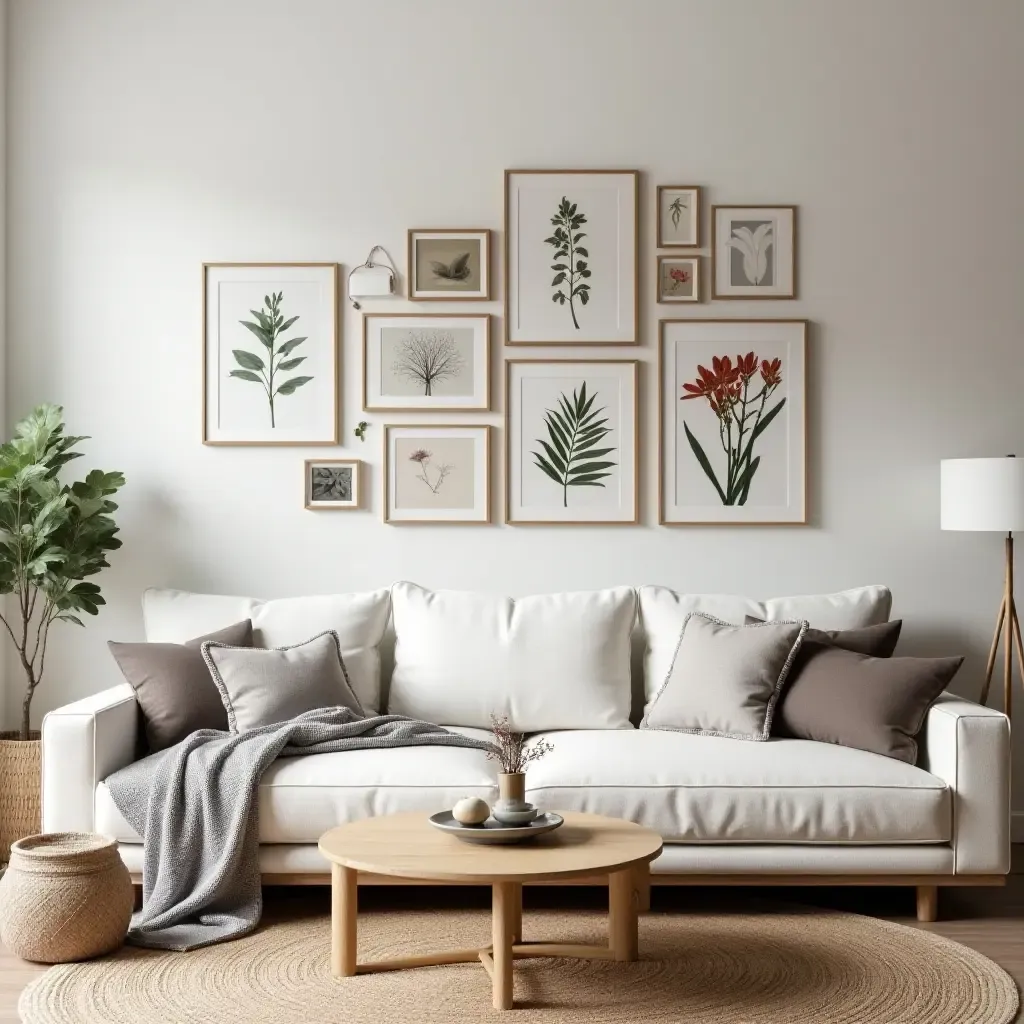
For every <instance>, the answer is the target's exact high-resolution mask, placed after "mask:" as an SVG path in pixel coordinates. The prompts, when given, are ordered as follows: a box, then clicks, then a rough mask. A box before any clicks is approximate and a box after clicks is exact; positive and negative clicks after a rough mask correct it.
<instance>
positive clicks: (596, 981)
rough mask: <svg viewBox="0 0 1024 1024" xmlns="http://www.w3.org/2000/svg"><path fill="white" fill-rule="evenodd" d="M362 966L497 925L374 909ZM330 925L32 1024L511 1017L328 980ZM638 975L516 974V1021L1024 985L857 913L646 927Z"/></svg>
mask: <svg viewBox="0 0 1024 1024" xmlns="http://www.w3.org/2000/svg"><path fill="white" fill-rule="evenodd" d="M604 932H605V916H604V915H603V914H599V913H594V912H579V913H577V912H565V911H541V912H535V913H531V912H529V911H528V912H527V913H526V914H525V915H524V935H525V937H526V938H528V939H541V938H544V939H557V940H566V941H571V940H575V941H582V942H601V941H602V940H603V936H604ZM359 941H360V952H359V958H360V960H361V961H363V960H370V959H376V958H383V957H395V956H404V955H410V954H414V953H426V952H430V951H436V950H439V949H445V948H460V947H466V946H474V945H476V944H479V945H480V946H481V947H484V946H486V945H488V944H489V942H490V915H489V914H488V913H487V912H485V911H480V910H472V911H456V912H451V911H407V910H402V911H397V910H384V911H369V912H367V913H366V914H364V915H362V916H361V917H360V921H359ZM329 948H330V942H329V932H328V919H327V917H326V916H318V917H310V916H307V917H304V918H302V919H300V920H295V921H291V922H288V923H281V924H271V925H268V926H266V927H264V928H261V929H260V930H259V931H258V932H256V933H254V934H253V935H250V936H247V937H246V938H244V939H239V940H237V941H234V942H228V943H225V944H223V945H220V946H212V947H210V948H208V949H203V950H197V951H196V952H193V953H165V952H156V951H151V950H139V949H130V948H126V949H124V950H122V951H121V952H120V953H118V954H115V955H114V956H111V957H107V958H105V959H103V960H99V961H94V962H92V963H85V964H69V965H64V966H60V967H55V968H53V969H51V970H50V971H48V972H47V973H46V974H43V975H41V976H40V977H39V979H38V980H36V981H35V982H33V983H32V984H31V985H30V986H29V987H28V988H27V989H26V990H25V993H24V994H23V996H22V998H21V1003H20V1006H19V1009H20V1012H21V1015H22V1019H23V1021H24V1022H25V1024H84V1022H88V1024H313V1022H315V1024H364V1022H365V1024H415V1022H423V1024H475V1022H478V1021H491V1022H493V1021H494V1020H496V1019H500V1018H501V1017H502V1016H503V1015H502V1014H500V1013H498V1011H495V1010H493V1009H492V1008H491V991H490V981H489V979H488V977H487V974H486V973H485V972H484V969H483V968H482V967H480V966H478V965H475V964H458V965H454V966H450V967H429V968H424V969H420V970H413V971H401V972H389V973H382V974H370V975H362V976H358V977H355V978H346V979H343V980H340V981H334V980H333V979H332V978H331V976H330V970H329V961H328V956H329ZM640 954H641V960H640V962H638V963H633V964H617V963H613V962H607V961H597V960H554V959H538V960H522V961H517V962H516V967H515V998H516V1008H515V1009H514V1010H511V1011H509V1013H508V1014H506V1015H504V1016H507V1018H508V1020H509V1021H515V1024H533V1022H542V1021H543V1022H547V1024H563V1022H564V1024H576V1022H580V1024H584V1022H585V1024H605V1022H608V1024H610V1022H626V1021H630V1022H632V1021H655V1022H659V1021H666V1022H667V1021H672V1022H680V1024H682V1022H686V1024H781V1022H786V1024H812V1022H813V1024H826V1022H827V1024H1008V1022H1009V1021H1012V1020H1013V1018H1014V1016H1015V1015H1016V1012H1017V1007H1018V997H1017V990H1016V987H1015V985H1014V983H1013V980H1012V979H1011V978H1010V977H1009V976H1008V975H1007V974H1006V972H1005V971H1003V970H1002V969H1001V968H999V967H998V966H996V965H995V964H994V963H992V961H990V960H988V959H987V958H985V957H983V956H981V955H980V954H979V953H975V952H974V951H973V950H970V949H968V948H966V947H965V946H961V945H958V944H957V943H954V942H952V941H950V940H948V939H944V938H942V937H940V936H937V935H933V934H931V933H929V932H926V931H921V930H917V929H913V928H907V927H904V926H902V925H896V924H892V923H889V922H886V921H879V920H875V919H873V918H868V917H860V916H857V915H853V914H838V913H821V912H816V911H815V912H802V911H795V912H785V913H756V914H730V913H717V914H708V913H695V914H685V913H671V914H669V913H657V912H655V913H652V914H649V915H644V917H642V918H641V922H640Z"/></svg>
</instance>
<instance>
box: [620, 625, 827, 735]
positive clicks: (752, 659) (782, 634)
mask: <svg viewBox="0 0 1024 1024" xmlns="http://www.w3.org/2000/svg"><path fill="white" fill-rule="evenodd" d="M806 631H807V623H806V622H764V623H760V624H757V625H750V626H733V625H730V624H729V623H727V622H722V621H721V620H720V619H716V618H713V617H712V616H710V615H704V614H702V613H700V612H691V613H690V614H689V615H687V616H686V619H685V621H684V622H683V628H682V630H681V632H680V634H679V643H678V645H677V647H676V653H675V657H674V658H673V659H672V667H671V668H670V669H669V673H668V677H667V678H666V679H665V682H664V683H663V684H662V686H661V689H660V690H658V693H657V694H656V695H655V697H654V700H652V701H651V703H650V705H649V707H648V708H647V713H646V714H645V715H644V718H643V721H642V722H641V723H640V728H641V729H669V730H673V731H676V732H687V733H698V734H700V735H703V736H728V737H730V738H731V739H743V740H766V739H768V734H769V732H770V730H771V724H772V714H773V711H774V708H775V702H776V701H777V700H778V696H779V693H780V691H781V689H782V684H783V683H784V682H785V680H786V674H787V673H788V672H789V669H790V666H791V665H792V663H793V659H794V658H795V657H796V653H797V651H798V650H799V649H800V644H801V642H802V641H803V637H804V633H805V632H806Z"/></svg>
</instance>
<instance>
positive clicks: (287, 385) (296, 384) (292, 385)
mask: <svg viewBox="0 0 1024 1024" xmlns="http://www.w3.org/2000/svg"><path fill="white" fill-rule="evenodd" d="M312 379H313V378H312V377H291V378H290V379H289V380H286V381H285V382H284V383H283V384H282V385H281V386H280V387H279V388H278V389H277V390H276V391H275V392H274V394H275V395H290V394H292V392H293V391H295V389H296V388H301V387H302V385H303V384H308V383H309V382H310V381H311V380H312Z"/></svg>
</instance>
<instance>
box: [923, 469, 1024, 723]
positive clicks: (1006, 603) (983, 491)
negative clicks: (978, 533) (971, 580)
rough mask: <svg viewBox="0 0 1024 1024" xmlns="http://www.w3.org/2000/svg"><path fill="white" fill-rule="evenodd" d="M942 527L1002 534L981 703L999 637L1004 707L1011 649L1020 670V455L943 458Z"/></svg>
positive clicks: (1023, 496)
mask: <svg viewBox="0 0 1024 1024" xmlns="http://www.w3.org/2000/svg"><path fill="white" fill-rule="evenodd" d="M941 480H942V484H941V488H940V490H941V492H942V498H941V504H942V529H943V530H983V531H989V532H994V533H1005V534H1006V542H1005V546H1006V570H1005V577H1004V581H1003V600H1002V602H1001V603H1000V605H999V615H998V617H997V618H996V631H995V635H994V636H993V637H992V647H991V648H990V650H989V652H988V664H987V665H986V666H985V684H984V686H983V687H982V690H981V703H982V704H984V703H985V702H986V701H987V700H988V689H989V684H990V683H991V682H992V670H993V669H994V668H995V664H996V654H997V652H998V650H999V639H1000V635H1002V639H1003V711H1004V712H1005V713H1006V714H1007V715H1009V714H1010V710H1011V705H1012V678H1013V652H1014V650H1016V652H1017V660H1018V662H1019V664H1020V669H1021V671H1022V673H1024V643H1022V642H1021V635H1020V622H1019V621H1018V620H1017V606H1016V604H1015V603H1014V600H1013V531H1014V530H1024V459H1017V458H1014V457H1013V456H1012V455H1007V456H1005V457H1004V458H1001V459H943V460H942V465H941Z"/></svg>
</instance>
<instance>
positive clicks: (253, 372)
mask: <svg viewBox="0 0 1024 1024" xmlns="http://www.w3.org/2000/svg"><path fill="white" fill-rule="evenodd" d="M283 302H284V292H271V293H270V294H269V295H264V296H263V308H262V309H261V310H256V309H250V310H249V312H250V313H252V315H253V320H239V321H238V322H239V323H240V324H241V325H242V326H243V327H245V328H246V329H247V330H249V331H251V332H252V333H253V334H254V335H255V336H256V339H257V340H258V341H259V343H260V344H261V345H262V346H263V348H264V350H265V352H264V354H263V355H258V354H257V353H255V352H248V351H246V350H245V349H242V348H236V349H232V352H231V354H232V355H233V356H234V357H235V362H236V363H238V365H239V367H241V369H238V370H232V371H231V372H230V373H229V374H228V376H229V377H235V378H237V379H238V380H244V381H249V382H251V383H253V384H259V385H260V386H261V387H262V388H263V391H264V393H265V394H266V396H267V403H268V405H269V406H270V426H271V427H276V426H277V422H276V419H275V413H274V400H275V399H276V398H277V397H278V396H279V395H292V394H294V393H295V391H296V390H297V389H298V388H301V387H302V385H303V384H308V383H309V382H310V381H311V380H312V379H313V378H312V377H307V376H302V375H300V376H297V377H289V378H288V379H287V380H284V381H281V379H280V375H282V374H287V373H289V372H290V371H292V370H294V369H297V368H298V366H299V365H300V364H301V363H303V362H305V359H306V357H305V356H292V355H291V353H292V352H294V351H295V349H297V348H298V347H299V346H300V345H301V344H302V343H303V342H304V341H306V340H307V339H306V338H305V337H294V338H288V339H287V340H286V341H282V340H281V336H282V335H283V334H284V333H285V332H286V331H288V330H289V329H290V328H292V327H293V326H294V325H295V323H296V321H297V320H298V319H299V318H298V317H297V316H293V317H289V318H288V319H287V320H286V319H285V318H284V313H283V312H282V311H281V306H282V303H283ZM253 321H255V322H253Z"/></svg>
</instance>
